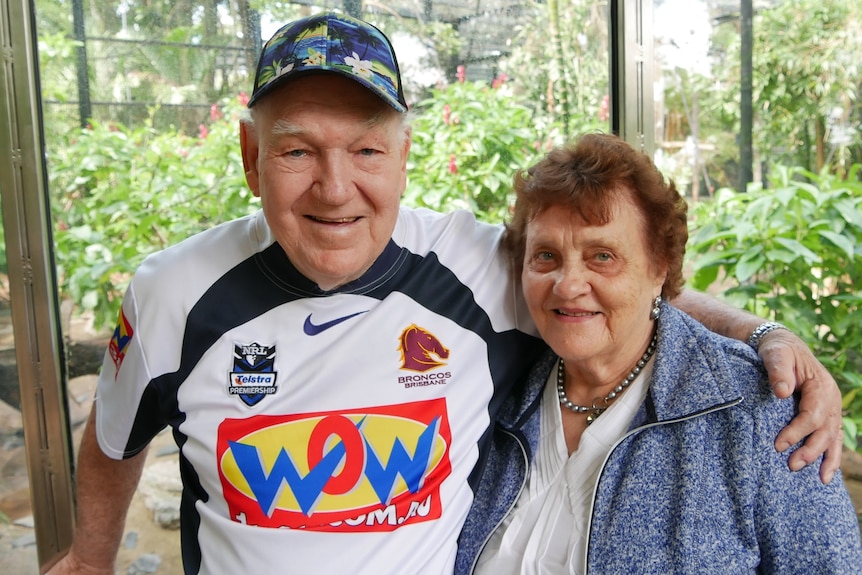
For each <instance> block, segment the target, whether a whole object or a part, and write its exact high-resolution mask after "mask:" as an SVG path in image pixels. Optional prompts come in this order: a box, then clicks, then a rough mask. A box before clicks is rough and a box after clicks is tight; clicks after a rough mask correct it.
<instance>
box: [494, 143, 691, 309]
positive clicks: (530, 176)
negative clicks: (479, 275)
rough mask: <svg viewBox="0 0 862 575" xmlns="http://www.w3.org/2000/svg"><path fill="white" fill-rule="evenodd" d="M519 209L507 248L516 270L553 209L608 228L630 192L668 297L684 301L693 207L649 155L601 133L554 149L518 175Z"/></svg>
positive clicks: (509, 226) (510, 226) (510, 227)
mask: <svg viewBox="0 0 862 575" xmlns="http://www.w3.org/2000/svg"><path fill="white" fill-rule="evenodd" d="M514 186H515V194H516V200H515V207H514V212H513V215H512V220H511V222H510V223H508V224H507V225H506V235H505V238H504V240H503V241H504V244H503V245H504V247H505V248H506V249H507V251H508V252H509V255H510V256H511V258H512V260H513V262H514V266H515V270H516V271H517V272H518V273H520V271H521V268H522V267H523V265H524V250H525V249H526V233H527V224H528V223H529V222H530V221H531V220H532V219H533V218H534V217H535V216H536V215H537V214H539V213H540V212H542V211H544V210H545V209H546V208H549V207H551V206H557V205H563V206H567V207H569V208H571V209H573V210H575V211H577V212H578V213H579V214H580V215H581V217H582V218H584V220H585V221H587V222H589V223H591V224H603V223H606V222H607V221H608V220H609V219H610V216H611V212H610V210H611V207H612V205H613V202H614V200H615V199H616V197H617V194H619V193H622V192H626V191H628V192H629V193H631V195H632V199H633V200H634V202H635V205H636V206H638V208H639V209H640V212H641V216H642V217H643V221H644V224H645V229H644V230H643V234H644V236H643V237H644V243H645V245H646V249H647V253H648V254H649V256H650V258H651V261H652V262H653V263H654V264H655V265H657V266H661V265H662V264H664V266H666V268H667V278H666V279H665V282H664V286H663V287H662V293H663V294H664V296H665V297H666V298H673V297H675V296H677V295H679V292H680V290H681V289H682V286H683V276H682V263H683V258H684V256H685V244H686V242H687V241H688V224H687V220H686V211H687V209H688V206H687V205H686V203H685V200H684V199H683V198H682V196H681V195H680V194H679V192H677V190H676V186H675V185H674V183H673V181H670V180H665V178H664V176H663V175H662V174H661V172H659V171H658V169H657V168H656V167H655V164H653V162H652V160H651V159H650V158H649V156H647V155H646V154H644V153H642V152H639V151H637V150H635V149H634V148H632V147H631V146H630V145H629V144H628V143H626V142H625V140H623V139H621V138H619V137H617V136H613V135H609V134H600V133H591V134H586V135H584V136H581V138H579V139H578V140H577V141H576V142H574V143H573V144H570V145H567V146H561V147H558V148H555V149H553V150H552V151H551V152H549V153H548V154H547V155H546V156H545V157H544V158H543V159H542V160H540V161H539V162H538V163H536V164H534V165H533V166H532V167H530V168H528V169H526V170H519V171H518V173H517V174H515V179H514Z"/></svg>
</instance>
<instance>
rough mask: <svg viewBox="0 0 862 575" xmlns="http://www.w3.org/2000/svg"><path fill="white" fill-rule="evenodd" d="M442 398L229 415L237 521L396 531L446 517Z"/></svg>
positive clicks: (223, 447)
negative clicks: (443, 514) (443, 504)
mask: <svg viewBox="0 0 862 575" xmlns="http://www.w3.org/2000/svg"><path fill="white" fill-rule="evenodd" d="M450 445H451V432H450V429H449V419H448V416H447V412H446V402H445V400H444V399H435V400H430V401H421V402H413V403H405V404H400V405H389V406H384V407H375V408H361V409H356V410H351V411H339V412H320V413H304V414H297V415H257V416H254V417H249V418H246V419H226V420H224V421H223V422H222V423H221V425H219V429H218V444H217V456H218V467H219V474H220V476H221V483H222V489H223V491H224V496H225V500H226V501H227V505H228V510H229V512H230V514H231V518H232V519H233V520H234V521H238V522H241V523H247V524H249V525H258V526H262V527H290V528H294V529H311V530H315V531H392V530H394V529H397V528H398V527H401V526H402V525H409V524H411V523H418V522H420V521H430V520H433V519H437V518H439V517H440V513H441V509H442V508H441V504H440V485H441V484H442V482H443V480H445V479H446V477H448V476H449V474H450V473H451V465H450V463H449V446H450Z"/></svg>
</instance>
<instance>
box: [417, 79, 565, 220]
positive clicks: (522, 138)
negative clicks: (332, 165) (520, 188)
mask: <svg viewBox="0 0 862 575" xmlns="http://www.w3.org/2000/svg"><path fill="white" fill-rule="evenodd" d="M496 86H497V87H491V86H487V85H485V84H482V83H480V82H458V83H455V84H451V85H449V86H448V87H446V88H444V89H440V90H434V91H433V93H432V96H431V98H429V99H427V100H424V101H422V102H420V103H419V104H418V105H417V106H416V111H417V113H418V117H417V118H416V119H415V120H414V122H413V145H412V147H411V149H410V161H409V164H408V176H409V177H408V184H407V190H406V191H405V193H404V203H405V204H406V205H413V206H420V207H429V208H433V209H437V210H443V211H448V210H452V209H458V208H462V209H468V210H471V211H473V212H474V213H475V214H476V215H477V216H478V217H479V218H480V219H484V220H486V221H492V222H500V221H502V220H503V218H505V217H506V215H507V214H508V209H509V197H508V194H509V191H510V189H511V182H512V176H513V174H514V173H515V171H516V170H518V169H520V168H524V167H526V166H528V165H529V164H530V163H532V162H533V161H534V160H535V159H537V158H538V156H539V155H540V154H541V153H542V152H543V144H544V139H543V138H542V137H541V136H538V135H537V134H541V133H542V132H545V133H548V132H549V131H550V127H546V128H545V130H542V129H540V127H538V126H535V125H534V124H535V120H534V119H533V117H532V114H531V112H530V110H529V109H527V108H526V107H525V106H523V105H522V104H520V103H518V102H517V101H516V100H514V99H513V98H512V97H511V94H510V93H509V91H508V90H507V89H506V88H505V84H503V85H502V86H501V85H499V84H497V85H496Z"/></svg>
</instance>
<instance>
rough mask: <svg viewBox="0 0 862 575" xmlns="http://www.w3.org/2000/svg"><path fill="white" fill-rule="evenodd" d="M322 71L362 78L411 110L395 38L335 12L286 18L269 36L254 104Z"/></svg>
mask: <svg viewBox="0 0 862 575" xmlns="http://www.w3.org/2000/svg"><path fill="white" fill-rule="evenodd" d="M320 72H335V73H337V74H341V75H342V76H345V77H347V78H350V79H351V80H354V81H356V82H359V83H360V84H362V85H363V86H365V87H366V88H368V89H369V90H371V91H372V92H374V93H375V94H377V95H378V96H380V97H381V98H383V100H384V101H386V103H388V104H389V105H390V106H392V107H393V108H395V109H396V110H398V111H399V112H406V111H407V102H406V101H405V100H404V91H403V89H402V87H401V74H400V73H399V71H398V61H397V60H396V59H395V50H393V49H392V44H391V43H390V42H389V39H388V38H387V37H386V36H385V35H384V34H383V32H381V31H380V30H378V29H377V28H376V27H374V26H372V25H371V24H368V23H367V22H363V21H362V20H357V19H356V18H351V17H349V16H345V15H343V14H336V13H335V12H328V13H324V14H318V15H315V16H310V17H308V18H303V19H301V20H297V21H295V22H291V23H289V24H286V25H285V26H283V27H282V28H281V29H279V30H278V32H276V33H275V34H274V35H273V36H272V38H270V39H269V41H268V42H267V43H266V45H265V46H264V47H263V51H262V52H261V55H260V59H259V60H258V63H257V73H256V74H255V79H254V91H253V92H252V95H251V98H250V99H249V101H248V107H249V108H251V107H252V106H254V105H255V104H256V103H257V102H258V101H260V99H261V97H263V96H265V95H266V94H268V93H269V92H271V91H273V90H274V89H275V88H276V87H277V86H281V85H283V84H284V83H285V82H286V81H287V80H288V79H292V78H296V77H298V76H300V75H304V74H308V73H320Z"/></svg>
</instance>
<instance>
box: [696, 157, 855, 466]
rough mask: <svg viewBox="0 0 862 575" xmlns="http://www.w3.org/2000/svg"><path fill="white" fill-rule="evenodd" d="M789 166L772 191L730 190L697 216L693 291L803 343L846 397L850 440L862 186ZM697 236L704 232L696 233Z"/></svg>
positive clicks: (851, 177) (851, 439)
mask: <svg viewBox="0 0 862 575" xmlns="http://www.w3.org/2000/svg"><path fill="white" fill-rule="evenodd" d="M860 169H862V166H860V165H854V166H853V167H852V168H851V170H850V172H849V174H848V178H847V179H846V180H842V179H840V178H838V177H836V176H834V175H830V174H829V173H828V172H826V171H824V172H823V173H821V174H814V173H811V172H808V171H805V170H803V169H802V168H780V169H778V170H776V173H775V174H774V179H775V183H774V187H773V188H772V189H760V188H751V189H749V191H748V193H745V194H739V193H736V192H734V191H732V190H729V189H722V190H720V191H719V192H718V193H717V194H716V197H715V201H714V202H704V203H700V204H697V205H696V206H695V207H694V209H693V210H692V222H691V223H692V229H693V233H692V237H691V238H690V240H689V249H688V255H689V264H690V265H691V269H692V271H693V275H692V277H691V279H690V284H691V285H692V287H694V288H697V289H700V290H710V291H716V290H717V289H718V290H722V291H723V292H724V293H723V296H724V298H726V299H727V300H728V301H730V302H731V303H733V304H734V305H736V306H738V307H742V308H745V309H748V310H749V311H752V312H754V313H756V314H758V315H761V316H764V317H771V318H773V319H775V320H777V321H780V322H782V323H784V324H785V325H787V326H788V327H790V328H791V329H792V330H793V331H794V332H795V333H797V334H799V335H800V336H801V337H803V338H804V339H805V340H806V341H807V342H808V343H809V345H810V346H811V347H812V349H813V351H814V352H815V354H816V355H817V356H818V358H819V359H820V360H821V361H822V363H823V364H824V365H825V366H826V367H827V369H829V371H830V372H831V373H832V375H833V377H835V379H836V381H837V382H838V385H839V387H840V388H841V391H842V393H843V395H844V408H845V418H844V422H845V430H846V436H845V443H846V444H847V445H848V446H849V447H851V448H853V449H856V447H857V435H858V431H859V428H860V425H862V396H860V395H859V394H860V389H862V375H860V373H862V289H860V287H859V286H862V182H860V181H859V178H858V176H859V170H860ZM694 230H696V231H694Z"/></svg>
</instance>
